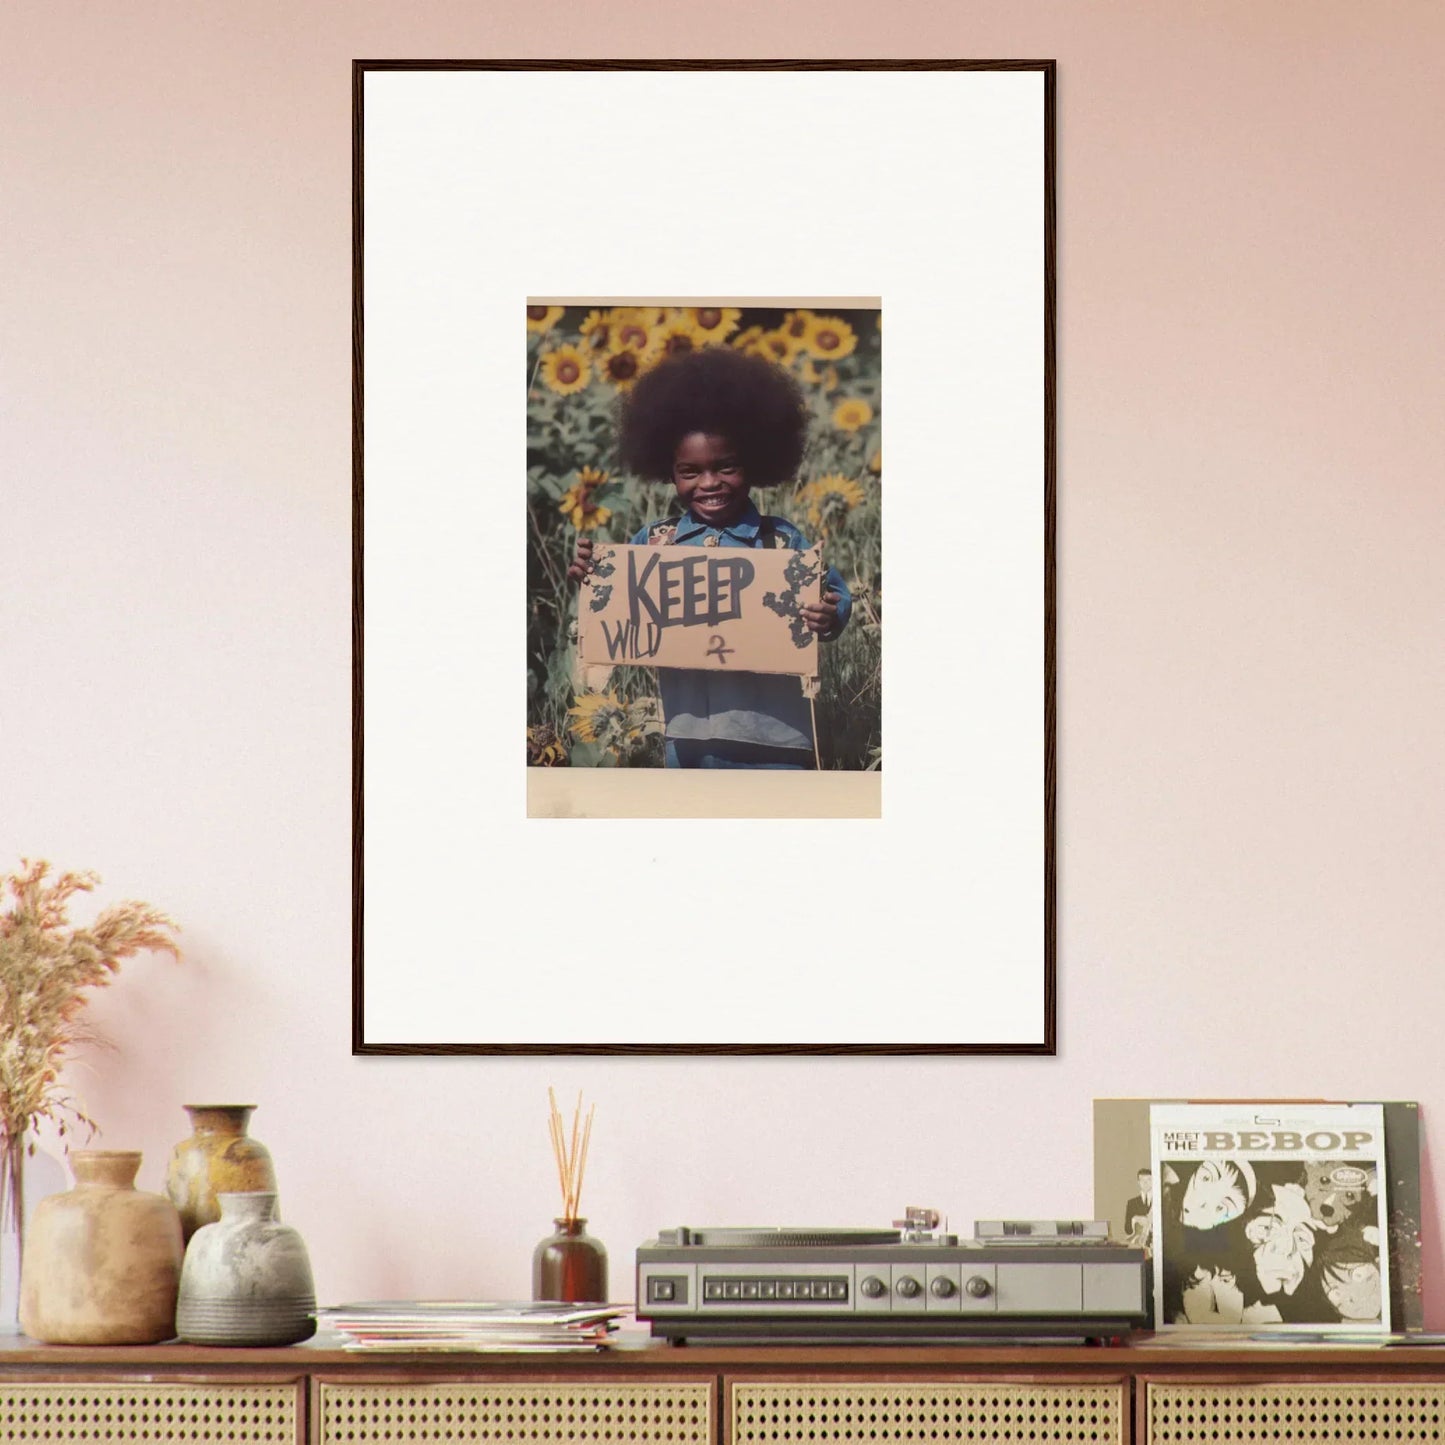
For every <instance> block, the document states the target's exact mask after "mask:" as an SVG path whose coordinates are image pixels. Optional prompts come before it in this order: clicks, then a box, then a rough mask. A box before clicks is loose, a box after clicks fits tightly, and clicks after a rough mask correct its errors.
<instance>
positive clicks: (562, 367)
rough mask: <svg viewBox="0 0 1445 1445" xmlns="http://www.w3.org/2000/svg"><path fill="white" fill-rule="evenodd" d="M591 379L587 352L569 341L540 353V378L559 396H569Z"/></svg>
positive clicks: (590, 367)
mask: <svg viewBox="0 0 1445 1445" xmlns="http://www.w3.org/2000/svg"><path fill="white" fill-rule="evenodd" d="M591 379H592V366H591V363H590V362H589V361H588V360H587V353H586V352H585V351H579V350H578V348H577V347H575V346H573V345H572V343H571V342H570V341H569V342H568V343H567V344H566V345H565V346H559V347H558V348H557V349H556V350H555V351H547V352H544V353H543V355H542V380H543V381H544V382H546V383H547V385H548V386H549V387H550V388H551V389H552V390H553V391H555V392H556V393H557V394H558V395H559V396H571V394H572V393H573V392H574V391H581V390H582V388H583V387H584V386H586V385H587V383H588V382H589V381H590V380H591Z"/></svg>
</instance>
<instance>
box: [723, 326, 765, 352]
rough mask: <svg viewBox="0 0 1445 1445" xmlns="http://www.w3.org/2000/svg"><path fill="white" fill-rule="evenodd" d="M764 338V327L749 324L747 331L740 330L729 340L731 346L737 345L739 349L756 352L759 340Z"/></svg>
mask: <svg viewBox="0 0 1445 1445" xmlns="http://www.w3.org/2000/svg"><path fill="white" fill-rule="evenodd" d="M762 339H763V328H762V327H761V326H749V327H748V329H747V330H746V331H739V332H738V334H737V335H736V336H734V337H733V338H732V339H731V340H730V341H729V342H728V345H729V346H735V347H737V349H738V350H739V351H746V352H749V353H751V352H756V351H757V349H758V342H759V341H761V340H762Z"/></svg>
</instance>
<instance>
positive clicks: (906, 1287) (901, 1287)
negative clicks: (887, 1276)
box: [893, 1274, 923, 1299]
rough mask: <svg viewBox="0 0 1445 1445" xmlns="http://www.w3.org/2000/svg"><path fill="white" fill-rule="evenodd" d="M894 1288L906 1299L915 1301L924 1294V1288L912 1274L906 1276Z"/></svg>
mask: <svg viewBox="0 0 1445 1445" xmlns="http://www.w3.org/2000/svg"><path fill="white" fill-rule="evenodd" d="M893 1288H894V1289H896V1290H897V1291H898V1293H899V1294H901V1295H902V1296H903V1298H904V1299H914V1298H915V1297H916V1296H918V1295H919V1294H921V1293H922V1292H923V1286H922V1285H921V1284H919V1283H918V1281H917V1280H916V1279H914V1278H913V1276H912V1275H911V1274H905V1275H904V1276H903V1278H902V1279H900V1280H899V1281H898V1283H897V1284H896V1285H894V1286H893Z"/></svg>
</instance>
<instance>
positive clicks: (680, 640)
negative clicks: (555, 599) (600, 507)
mask: <svg viewBox="0 0 1445 1445" xmlns="http://www.w3.org/2000/svg"><path fill="white" fill-rule="evenodd" d="M822 578H823V559H822V554H821V553H820V551H819V549H818V548H817V547H810V548H808V550H807V551H806V552H791V551H783V550H770V549H758V550H754V549H752V548H749V547H631V546H621V545H618V546H614V545H612V544H611V543H607V542H599V543H598V544H597V546H596V547H595V548H594V549H593V551H592V570H591V572H589V573H588V574H587V577H586V579H585V580H584V582H583V584H582V589H581V597H580V601H579V602H578V605H577V618H578V626H577V634H578V639H579V646H580V649H581V656H582V661H583V662H584V663H586V664H588V665H589V666H594V665H597V664H609V663H610V664H620V663H634V664H636V665H638V666H640V667H692V668H702V669H711V670H715V671H718V672H785V673H794V674H797V675H798V676H801V677H815V676H816V675H817V672H818V637H817V634H816V633H813V632H809V631H808V626H807V623H806V622H805V621H804V619H803V614H802V609H803V607H804V605H805V604H807V603H809V602H817V601H818V600H819V598H820V595H821V593H822Z"/></svg>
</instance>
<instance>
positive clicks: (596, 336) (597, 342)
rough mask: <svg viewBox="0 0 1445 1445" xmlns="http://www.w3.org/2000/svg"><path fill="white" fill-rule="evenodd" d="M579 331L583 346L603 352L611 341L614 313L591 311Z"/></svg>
mask: <svg viewBox="0 0 1445 1445" xmlns="http://www.w3.org/2000/svg"><path fill="white" fill-rule="evenodd" d="M577 330H578V331H579V332H580V333H581V336H582V342H583V345H585V346H586V347H588V349H589V350H592V351H600V350H602V349H603V348H604V347H606V346H607V344H608V342H609V340H610V335H611V330H612V312H610V311H589V312H588V313H587V315H586V316H585V317H584V318H583V321H582V325H581V326H579V327H578V328H577Z"/></svg>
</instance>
